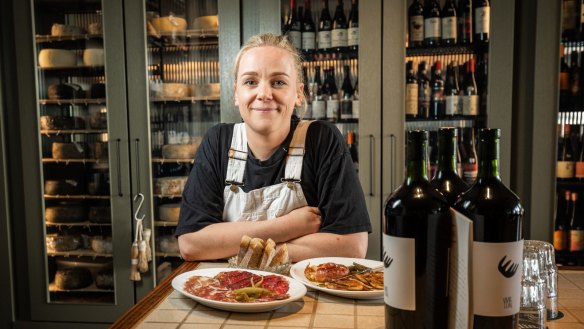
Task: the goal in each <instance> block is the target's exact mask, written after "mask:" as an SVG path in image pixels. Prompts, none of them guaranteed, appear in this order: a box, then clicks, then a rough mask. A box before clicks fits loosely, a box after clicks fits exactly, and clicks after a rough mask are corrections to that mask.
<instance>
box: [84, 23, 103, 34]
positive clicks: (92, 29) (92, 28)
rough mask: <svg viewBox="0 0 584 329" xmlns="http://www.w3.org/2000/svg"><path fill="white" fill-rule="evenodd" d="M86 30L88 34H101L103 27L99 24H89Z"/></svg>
mask: <svg viewBox="0 0 584 329" xmlns="http://www.w3.org/2000/svg"><path fill="white" fill-rule="evenodd" d="M87 30H88V32H89V34H102V33H103V27H102V24H101V22H94V23H89V26H88V27H87Z"/></svg>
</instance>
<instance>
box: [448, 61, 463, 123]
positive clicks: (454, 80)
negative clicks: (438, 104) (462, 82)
mask: <svg viewBox="0 0 584 329" xmlns="http://www.w3.org/2000/svg"><path fill="white" fill-rule="evenodd" d="M457 72H458V64H457V63H456V62H453V63H450V64H448V66H447V67H446V81H445V82H444V105H445V106H444V115H445V116H446V117H448V118H453V117H455V116H457V115H460V114H462V103H461V100H460V88H459V87H458V74H457Z"/></svg>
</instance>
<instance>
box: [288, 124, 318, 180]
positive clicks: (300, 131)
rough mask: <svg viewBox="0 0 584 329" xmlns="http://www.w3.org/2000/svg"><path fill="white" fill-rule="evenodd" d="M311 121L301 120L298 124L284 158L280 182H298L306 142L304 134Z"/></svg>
mask: <svg viewBox="0 0 584 329" xmlns="http://www.w3.org/2000/svg"><path fill="white" fill-rule="evenodd" d="M311 123H312V121H305V120H302V121H300V122H299V123H298V126H297V127H296V130H295V131H294V136H292V141H291V142H290V147H289V148H288V156H287V158H286V171H285V173H284V178H283V179H282V181H297V182H299V181H300V175H301V174H302V160H304V144H305V142H306V132H307V131H308V126H310V124H311Z"/></svg>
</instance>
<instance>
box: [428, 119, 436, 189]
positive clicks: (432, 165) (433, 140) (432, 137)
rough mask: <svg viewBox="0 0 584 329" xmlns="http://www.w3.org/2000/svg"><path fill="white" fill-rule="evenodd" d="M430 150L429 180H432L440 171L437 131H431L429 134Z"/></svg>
mask: <svg viewBox="0 0 584 329" xmlns="http://www.w3.org/2000/svg"><path fill="white" fill-rule="evenodd" d="M428 148H429V150H430V155H429V157H428V179H431V178H432V177H434V175H435V174H436V172H437V171H438V132H437V131H436V130H430V131H429V132H428Z"/></svg>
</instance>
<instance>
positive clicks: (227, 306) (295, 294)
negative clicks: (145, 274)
mask: <svg viewBox="0 0 584 329" xmlns="http://www.w3.org/2000/svg"><path fill="white" fill-rule="evenodd" d="M233 271H241V270H240V269H233V268H207V269H202V270H194V271H189V272H185V273H182V274H180V275H178V276H176V277H175V278H174V279H173V280H172V287H173V288H174V289H175V290H176V291H178V292H180V293H181V294H183V295H185V296H187V297H190V298H192V299H194V300H195V301H197V302H199V303H201V304H203V305H205V306H209V307H213V308H216V309H220V310H224V311H230V312H244V313H253V312H266V311H271V310H274V309H277V308H279V307H282V306H284V305H286V304H288V303H290V302H293V301H295V300H298V299H301V298H302V297H304V295H305V294H306V287H305V286H304V285H303V284H302V283H300V282H298V281H297V280H294V279H292V278H289V277H287V276H283V275H279V274H275V273H271V272H264V271H256V270H245V271H247V272H250V273H253V274H257V275H277V276H279V277H282V278H284V279H286V280H287V281H288V284H289V288H288V295H290V297H289V298H287V299H282V300H274V301H271V302H258V303H237V302H221V301H216V300H211V299H206V298H203V297H199V296H195V295H193V294H190V293H188V292H186V291H185V290H184V286H185V282H186V281H187V280H188V279H189V278H191V277H193V276H195V275H196V276H207V277H214V276H215V275H217V274H218V273H219V272H233Z"/></svg>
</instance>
